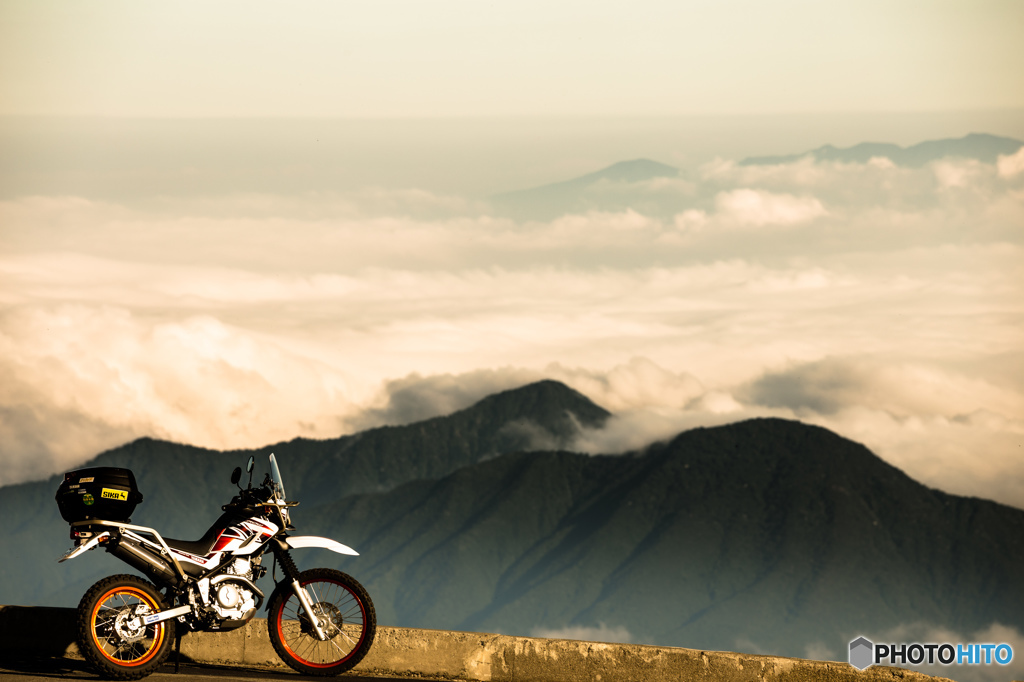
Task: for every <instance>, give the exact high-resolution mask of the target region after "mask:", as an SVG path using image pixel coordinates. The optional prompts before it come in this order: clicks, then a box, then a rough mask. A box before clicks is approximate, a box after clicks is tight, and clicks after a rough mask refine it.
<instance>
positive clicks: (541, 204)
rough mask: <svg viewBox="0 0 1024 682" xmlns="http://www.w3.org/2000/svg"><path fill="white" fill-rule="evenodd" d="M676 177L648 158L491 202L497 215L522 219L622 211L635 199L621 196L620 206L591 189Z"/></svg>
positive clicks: (508, 194) (668, 168) (614, 199)
mask: <svg viewBox="0 0 1024 682" xmlns="http://www.w3.org/2000/svg"><path fill="white" fill-rule="evenodd" d="M678 175H679V169H678V168H673V167H672V166H667V165H665V164H663V163H658V162H657V161H651V160H650V159H633V160H632V161H620V162H619V163H615V164H612V165H611V166H608V167H607V168H603V169H601V170H599V171H596V172H594V173H588V174H587V175H583V176H581V177H578V178H573V179H572V180H566V181H564V182H556V183H553V184H550V185H542V186H540V187H533V188H530V189H524V190H518V191H515V192H505V193H503V194H496V195H494V196H492V197H491V198H490V201H491V205H492V206H493V207H494V208H495V209H497V210H498V211H499V212H500V213H503V214H505V215H509V216H511V217H513V218H518V219H522V220H545V219H550V218H556V217H558V216H560V215H564V214H567V213H582V212H586V211H588V210H622V209H624V208H628V207H629V206H630V205H632V204H633V202H634V201H635V199H636V197H634V196H629V197H624V198H623V199H626V203H621V202H620V201H618V200H617V197H616V196H614V194H613V193H612V194H610V193H609V192H596V193H595V192H593V191H592V190H593V189H594V188H595V187H597V188H600V187H601V186H602V184H629V183H639V182H645V181H647V180H653V179H656V178H674V177H678Z"/></svg>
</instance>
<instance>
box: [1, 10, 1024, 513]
mask: <svg viewBox="0 0 1024 682" xmlns="http://www.w3.org/2000/svg"><path fill="white" fill-rule="evenodd" d="M1022 27H1024V4H1022V3H1019V2H972V3H963V2H940V1H931V2H900V3H892V2H863V1H861V2H829V3H811V2H793V1H787V2H688V3H656V2H631V3H628V4H627V3H594V2H589V3H577V2H563V3H557V4H551V3H545V4H543V5H542V4H540V3H533V2H516V3H483V2H432V3H411V2H410V3H402V2H377V3H365V4H360V3H338V2H324V3H319V2H300V3H292V4H287V5H285V4H281V3H270V2H246V3H233V2H223V3H215V4H210V3H193V2H178V3H154V2H102V1H101V2H90V3H74V4H68V3H56V2H39V1H33V2H11V1H5V2H0V33H2V35H0V38H2V39H0V464H2V469H0V485H6V484H11V483H17V482H21V481H25V480H32V479H37V478H42V477H45V476H47V475H50V474H52V473H56V472H60V471H64V470H67V469H70V468H72V467H74V466H77V465H79V464H81V463H83V462H84V461H86V460H87V459H89V458H90V457H92V456H93V455H95V454H97V453H98V452H100V451H102V450H104V449H106V448H110V447H115V446H117V445H119V444H121V443H124V442H127V441H129V440H131V439H133V438H137V437H141V436H154V437H158V438H167V439H170V440H174V441H178V442H187V443H190V444H195V445H200V446H207V447H215V448H239V447H251V446H260V445H265V444H268V443H272V442H276V441H282V440H290V439H291V438H294V437H296V436H305V437H312V438H329V437H334V436H337V435H341V434H344V433H352V432H354V431H356V430H359V429H363V428H368V427H372V426H376V425H381V424H397V423H407V422H409V421H412V420H415V419H421V418H425V417H430V416H435V415H438V414H444V413H447V412H450V411H452V410H456V409H460V408H462V407H465V406H468V405H469V404H471V403H472V402H473V401H475V400H477V399H479V398H481V397H484V396H485V395H487V394H489V393H491V392H493V391H497V390H502V389H506V388H511V387H514V386H518V385H521V384H523V383H526V382H529V381H533V380H537V379H541V378H554V379H558V380H561V381H564V382H566V383H567V384H569V385H570V386H573V387H574V388H576V389H578V390H580V391H582V392H583V393H585V394H586V395H588V396H589V397H590V398H591V399H593V400H594V401H595V402H597V403H599V404H601V405H603V406H604V407H606V408H608V409H609V410H612V411H613V412H615V413H616V415H617V416H616V418H615V419H613V420H612V421H611V423H610V424H609V426H608V427H607V428H606V429H603V430H601V431H599V432H587V433H585V434H583V436H582V437H581V439H580V441H579V443H577V447H578V448H579V449H581V450H585V451H588V452H621V451H624V450H627V449H632V448H639V447H643V446H644V445H645V444H647V443H650V442H652V441H654V440H657V439H662V438H667V437H670V436H671V435H674V434H675V433H677V432H678V431H680V430H682V429H684V428H690V427H693V426H700V425H710V424H721V423H727V422H730V421H736V420H739V419H745V418H749V417H756V416H779V417H785V418H792V419H800V420H802V421H805V422H807V423H813V424H820V425H822V426H826V427H827V428H830V429H832V430H834V431H836V432H837V433H839V434H840V435H843V436H845V437H847V438H851V439H853V440H856V441H858V442H862V443H864V444H865V445H867V446H868V447H869V448H871V449H872V450H873V451H874V452H875V453H876V454H878V455H879V456H881V457H883V458H884V459H885V460H886V461H889V462H890V463H892V464H894V465H896V466H898V467H900V468H901V469H903V470H904V471H906V472H907V473H908V474H910V475H911V476H913V477H914V478H916V479H918V480H920V481H922V482H924V483H925V484H927V485H930V486H934V487H938V488H941V489H944V490H947V491H950V492H953V493H957V494H965V495H975V496H980V497H987V498H991V499H996V500H998V501H1001V502H1004V503H1007V504H1013V505H1015V506H1018V507H1022V508H1024V451H1022V448H1024V445H1022V443H1024V333H1022V329H1024V328H1022V324H1021V323H1022V320H1024V296H1022V295H1021V294H1022V293H1024V292H1022V284H1024V277H1022V272H1021V265H1020V264H1021V263H1022V262H1024V252H1022V251H1024V239H1022V233H1021V228H1022V226H1024V153H1017V154H1008V155H1004V156H1003V157H1001V158H999V159H998V160H996V161H995V162H992V163H983V162H978V161H969V160H964V159H952V158H950V159H941V160H938V161H935V162H932V163H929V164H927V165H925V166H923V167H918V168H906V167H899V166H896V165H894V164H892V163H891V162H887V161H886V160H884V159H873V160H871V161H870V162H867V163H835V162H816V161H813V160H811V159H804V160H801V161H797V162H793V163H788V164H778V165H772V166H746V165H742V164H740V163H739V161H740V160H741V159H743V158H745V157H747V156H754V155H765V154H791V153H798V152H803V151H807V150H810V149H813V148H816V147H818V146H820V145H824V144H834V145H837V146H850V145H854V144H857V143H859V142H864V141H874V142H892V143H896V144H900V145H912V144H916V143H918V142H922V141H925V140H933V139H942V138H959V137H963V136H964V135H967V134H968V133H972V132H979V133H982V132H983V133H990V134H994V135H1000V136H1005V137H1011V138H1016V139H1019V140H1024V88H1021V87H1019V74H1020V73H1022V72H1024V44H1022V42H1021V41H1020V40H1019V34H1020V29H1021V28H1022ZM636 158H649V159H653V160H655V161H658V162H661V163H665V164H670V165H673V166H675V167H677V168H679V169H680V174H679V177H677V178H661V179H656V180H650V181H643V182H634V183H603V184H600V185H598V186H595V187H593V188H591V189H590V190H588V192H589V198H590V199H592V203H591V205H590V206H591V207H590V208H588V209H587V210H580V211H575V212H568V213H566V214H564V215H558V216H554V217H551V218H544V219H533V220H526V219H516V218H513V217H510V216H509V215H507V214H504V213H502V211H501V210H499V208H498V207H497V206H496V205H495V204H494V202H492V201H490V197H491V196H492V195H494V194H496V193H500V192H508V191H512V190H518V189H523V188H527V187H533V186H539V185H544V184H547V183H552V182H559V181H563V180H568V179H571V178H573V177H577V176H581V175H584V174H587V173H590V172H593V171H597V170H599V169H601V168H603V167H606V166H608V165H611V164H612V163H615V162H619V161H624V160H630V159H636ZM612 199H614V201H612Z"/></svg>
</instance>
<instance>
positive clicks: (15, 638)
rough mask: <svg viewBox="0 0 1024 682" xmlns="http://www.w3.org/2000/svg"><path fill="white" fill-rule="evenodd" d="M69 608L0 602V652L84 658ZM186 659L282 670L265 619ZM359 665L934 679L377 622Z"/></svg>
mask: <svg viewBox="0 0 1024 682" xmlns="http://www.w3.org/2000/svg"><path fill="white" fill-rule="evenodd" d="M74 640H75V610H74V609H55V608H44V607H25V606H0V652H7V653H8V654H10V653H13V652H18V653H19V654H21V655H42V656H46V655H49V656H57V657H68V658H81V657H80V656H79V654H78V648H77V645H76V644H75V641H74ZM181 653H182V656H183V657H187V658H188V659H190V660H192V661H195V662H197V663H208V664H221V665H237V666H245V667H257V668H284V667H285V666H284V664H283V663H282V662H281V661H280V659H278V657H277V655H276V654H275V653H274V649H273V647H272V646H271V645H270V638H269V637H268V636H267V622H266V621H265V620H262V619H254V620H252V621H250V622H249V623H248V624H246V626H245V627H244V628H239V629H238V630H234V631H231V632H224V633H190V634H188V635H186V636H185V637H184V639H183V640H182V645H181ZM355 670H357V671H361V672H363V673H366V674H371V675H390V676H410V677H426V678H434V679H442V680H480V681H481V682H486V681H488V680H494V681H495V682H502V681H508V682H532V681H538V682H540V681H542V680H543V681H544V682H582V681H583V680H587V681H588V682H590V681H596V682H613V681H614V682H618V681H622V682H631V681H634V680H635V681H637V682H640V681H643V682H661V681H663V680H664V681H668V680H672V681H677V680H688V681H695V682H698V681H699V682H812V681H814V682H893V680H894V678H898V679H899V680H901V681H902V682H935V681H936V680H940V679H944V678H935V677H930V676H928V675H924V674H921V673H918V672H914V671H910V670H902V669H899V668H889V667H882V666H874V667H871V668H868V669H867V670H865V671H858V670H857V669H855V668H853V667H852V666H850V665H849V664H847V663H828V662H822V661H805V660H801V659H796V658H781V657H777V656H754V655H747V654H736V653H728V652H720V651H698V650H696V649H681V648H674V647H658V646H645V645H639V644H602V643H598V642H577V641H571V640H561V639H539V638H533V637H509V636H505V635H492V634H481V633H471V632H448V631H444V630H416V629H410V628H391V627H379V628H378V629H377V638H376V640H375V641H374V644H373V648H372V649H370V653H369V654H368V655H367V656H366V658H365V659H364V660H363V662H362V663H360V664H359V665H358V666H356V668H355Z"/></svg>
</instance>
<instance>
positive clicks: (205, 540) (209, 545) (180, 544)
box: [164, 514, 238, 557]
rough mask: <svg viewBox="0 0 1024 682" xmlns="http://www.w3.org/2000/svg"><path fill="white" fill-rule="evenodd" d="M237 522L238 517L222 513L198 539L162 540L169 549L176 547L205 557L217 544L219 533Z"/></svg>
mask: <svg viewBox="0 0 1024 682" xmlns="http://www.w3.org/2000/svg"><path fill="white" fill-rule="evenodd" d="M237 522H238V517H236V516H233V515H230V514H224V515H222V516H221V517H220V518H219V519H217V520H216V521H215V522H214V524H213V525H212V526H210V529H209V530H208V531H206V534H205V535H203V537H201V538H199V539H198V540H191V541H190V540H175V539H174V538H164V542H166V543H167V546H168V547H170V548H171V549H176V550H179V551H181V552H188V553H189V554H194V555H195V556H200V557H205V556H207V555H208V554H209V553H210V552H212V551H213V547H214V545H216V544H217V540H218V539H219V538H220V535H221V533H223V532H224V530H225V529H226V528H228V527H229V526H232V525H234V524H235V523H237Z"/></svg>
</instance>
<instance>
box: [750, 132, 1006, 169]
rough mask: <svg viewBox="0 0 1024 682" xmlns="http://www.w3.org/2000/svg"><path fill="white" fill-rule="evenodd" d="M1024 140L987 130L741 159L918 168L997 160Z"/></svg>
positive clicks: (755, 162) (753, 162) (755, 163)
mask: <svg viewBox="0 0 1024 682" xmlns="http://www.w3.org/2000/svg"><path fill="white" fill-rule="evenodd" d="M1022 146H1024V142H1021V141H1019V140H1014V139H1011V138H1008V137H998V136H996V135H988V134H986V133H971V134H969V135H966V136H964V137H961V138H958V139H945V140H928V141H926V142H921V143H918V144H915V145H913V146H910V147H900V146H899V145H895V144H890V143H880V142H862V143H861V144H858V145H854V146H853V147H846V148H842V149H840V148H838V147H833V146H832V145H830V144H828V145H825V146H823V147H818V148H817V149H813V150H811V151H809V152H803V153H802V154H789V155H784V156H753V157H749V158H746V159H743V160H742V161H740V165H741V166H767V165H777V164H784V163H792V162H794V161H799V160H800V159H803V158H807V157H810V158H812V159H814V160H815V161H840V162H843V163H867V162H868V161H870V160H871V159H873V158H876V157H882V158H887V159H889V160H890V161H892V162H893V163H895V164H896V165H897V166H908V167H910V168H919V167H921V166H923V165H925V164H927V163H930V162H932V161H937V160H939V159H943V158H949V157H952V158H963V159H974V160H977V161H981V162H984V163H995V162H996V160H997V159H998V158H999V156H1000V155H1008V154H1013V153H1015V152H1016V151H1017V150H1018V149H1020V148H1021V147H1022Z"/></svg>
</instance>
